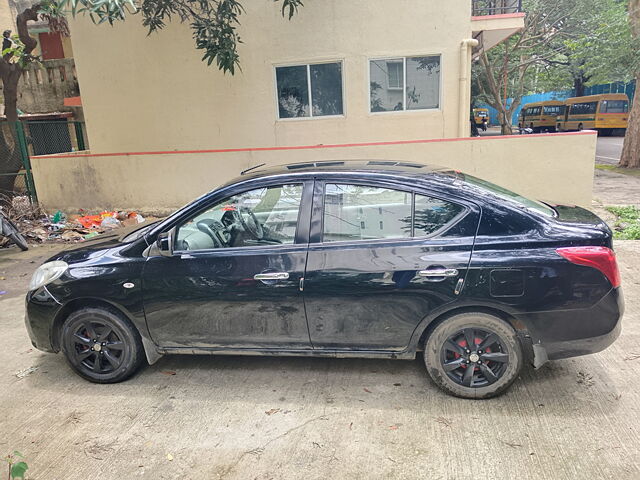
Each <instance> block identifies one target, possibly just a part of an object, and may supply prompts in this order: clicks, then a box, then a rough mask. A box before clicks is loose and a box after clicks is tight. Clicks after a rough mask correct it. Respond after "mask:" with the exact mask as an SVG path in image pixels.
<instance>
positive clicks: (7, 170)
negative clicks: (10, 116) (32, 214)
mask: <svg viewBox="0 0 640 480" xmlns="http://www.w3.org/2000/svg"><path fill="white" fill-rule="evenodd" d="M0 195H1V196H3V197H12V196H14V195H28V196H29V198H30V199H31V201H32V202H33V201H37V199H38V198H37V195H36V190H35V186H34V184H33V176H32V175H31V162H30V159H29V153H28V146H27V137H26V135H25V129H24V124H23V123H22V122H2V123H0Z"/></svg>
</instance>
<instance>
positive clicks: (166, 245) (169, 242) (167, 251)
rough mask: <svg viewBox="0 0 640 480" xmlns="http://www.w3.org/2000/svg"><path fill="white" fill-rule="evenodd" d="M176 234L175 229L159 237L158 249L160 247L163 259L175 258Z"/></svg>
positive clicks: (157, 241)
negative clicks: (174, 240) (174, 242)
mask: <svg viewBox="0 0 640 480" xmlns="http://www.w3.org/2000/svg"><path fill="white" fill-rule="evenodd" d="M174 233H175V228H172V229H171V230H169V231H168V232H163V233H161V234H160V235H158V239H157V240H156V247H158V251H159V252H160V255H162V256H163V257H171V256H173V239H174Z"/></svg>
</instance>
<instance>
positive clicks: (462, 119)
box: [458, 38, 480, 138]
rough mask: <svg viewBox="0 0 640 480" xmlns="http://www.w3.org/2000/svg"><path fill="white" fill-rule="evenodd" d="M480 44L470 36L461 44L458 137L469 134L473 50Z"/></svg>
mask: <svg viewBox="0 0 640 480" xmlns="http://www.w3.org/2000/svg"><path fill="white" fill-rule="evenodd" d="M479 44H480V42H479V41H478V40H476V39H475V38H468V39H466V40H463V41H462V44H461V45H460V87H459V97H460V98H459V101H460V104H459V112H458V115H459V117H458V137H460V138H464V137H468V136H469V128H470V127H469V106H470V105H471V84H470V81H471V50H472V49H473V47H477V46H478V45H479Z"/></svg>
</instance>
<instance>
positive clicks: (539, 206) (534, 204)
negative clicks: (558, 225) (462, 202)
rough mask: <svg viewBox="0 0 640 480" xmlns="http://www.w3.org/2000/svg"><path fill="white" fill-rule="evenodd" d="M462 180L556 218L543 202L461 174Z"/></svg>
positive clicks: (552, 210)
mask: <svg viewBox="0 0 640 480" xmlns="http://www.w3.org/2000/svg"><path fill="white" fill-rule="evenodd" d="M460 177H462V180H464V181H465V182H467V183H469V184H471V185H474V186H476V187H480V188H482V189H484V190H488V191H489V192H491V193H492V194H494V195H495V196H497V197H500V198H504V199H506V200H511V201H512V202H516V203H519V204H520V205H522V206H523V207H524V208H527V209H529V210H534V211H536V212H539V213H542V214H543V215H547V216H548V217H555V215H556V212H555V210H554V209H553V208H551V207H549V206H548V205H545V204H544V203H542V202H538V201H536V200H531V199H530V198H527V197H523V196H522V195H518V194H517V193H514V192H512V191H511V190H507V189H506V188H502V187H500V186H498V185H496V184H494V183H491V182H487V181H486V180H481V179H479V178H476V177H472V176H471V175H466V174H460Z"/></svg>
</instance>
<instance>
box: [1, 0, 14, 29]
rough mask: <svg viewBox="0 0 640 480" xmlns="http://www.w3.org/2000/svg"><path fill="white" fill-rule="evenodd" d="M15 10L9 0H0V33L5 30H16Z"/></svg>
mask: <svg viewBox="0 0 640 480" xmlns="http://www.w3.org/2000/svg"><path fill="white" fill-rule="evenodd" d="M15 17H16V11H15V7H14V6H13V2H12V1H11V0H0V33H2V32H3V31H5V30H11V32H12V34H15V33H18V32H16V21H15Z"/></svg>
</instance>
